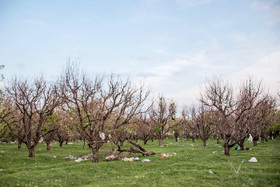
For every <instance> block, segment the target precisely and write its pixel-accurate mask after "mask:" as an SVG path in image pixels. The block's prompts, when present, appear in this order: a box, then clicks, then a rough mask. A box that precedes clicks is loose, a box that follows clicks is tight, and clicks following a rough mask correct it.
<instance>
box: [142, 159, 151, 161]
mask: <svg viewBox="0 0 280 187" xmlns="http://www.w3.org/2000/svg"><path fill="white" fill-rule="evenodd" d="M142 162H151V160H150V159H143V160H142Z"/></svg>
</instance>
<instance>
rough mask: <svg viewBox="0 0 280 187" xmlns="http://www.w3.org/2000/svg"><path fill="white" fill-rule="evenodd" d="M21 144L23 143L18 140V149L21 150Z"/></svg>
mask: <svg viewBox="0 0 280 187" xmlns="http://www.w3.org/2000/svg"><path fill="white" fill-rule="evenodd" d="M21 144H22V141H21V140H18V149H21Z"/></svg>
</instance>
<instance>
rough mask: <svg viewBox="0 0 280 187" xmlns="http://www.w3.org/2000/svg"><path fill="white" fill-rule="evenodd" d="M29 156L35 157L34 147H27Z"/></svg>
mask: <svg viewBox="0 0 280 187" xmlns="http://www.w3.org/2000/svg"><path fill="white" fill-rule="evenodd" d="M28 151H29V157H32V158H33V157H35V147H31V148H28Z"/></svg>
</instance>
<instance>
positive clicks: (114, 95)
mask: <svg viewBox="0 0 280 187" xmlns="http://www.w3.org/2000/svg"><path fill="white" fill-rule="evenodd" d="M106 83H107V84H104V79H103V78H100V77H97V76H96V77H95V79H94V80H91V79H90V78H89V77H88V76H87V75H86V74H85V73H81V72H80V71H79V70H78V68H77V67H76V66H75V65H73V64H72V65H71V64H70V65H68V67H67V69H66V71H65V73H64V75H63V76H62V78H61V96H62V98H63V99H64V100H65V102H66V104H67V109H68V111H70V112H71V113H72V115H74V116H76V118H77V119H78V121H77V123H76V124H75V125H76V127H77V128H78V131H79V132H80V134H81V136H82V137H83V138H84V139H85V140H86V141H87V143H88V145H89V146H90V147H91V149H92V154H93V160H92V161H93V162H94V163H97V162H98V158H99V156H98V152H99V149H100V148H101V147H102V146H103V144H104V143H106V140H107V139H108V136H109V134H110V132H111V131H112V129H113V130H115V129H119V128H120V127H122V126H124V125H127V124H129V122H130V120H131V119H132V118H133V117H134V116H135V115H137V114H138V113H141V112H142V111H141V108H142V106H143V105H144V101H145V100H146V99H147V97H148V95H149V92H148V91H146V90H145V89H144V87H143V86H141V87H140V88H136V87H134V86H133V85H132V84H131V83H130V81H129V80H126V81H123V80H121V78H120V77H116V76H113V75H111V76H110V78H109V79H108V81H107V82H106Z"/></svg>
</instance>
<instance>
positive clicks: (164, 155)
mask: <svg viewBox="0 0 280 187" xmlns="http://www.w3.org/2000/svg"><path fill="white" fill-rule="evenodd" d="M173 155H176V153H173ZM173 155H172V154H169V153H167V154H165V153H162V154H161V155H160V157H161V158H163V157H170V156H173Z"/></svg>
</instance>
